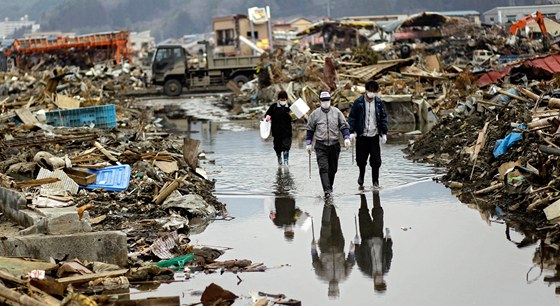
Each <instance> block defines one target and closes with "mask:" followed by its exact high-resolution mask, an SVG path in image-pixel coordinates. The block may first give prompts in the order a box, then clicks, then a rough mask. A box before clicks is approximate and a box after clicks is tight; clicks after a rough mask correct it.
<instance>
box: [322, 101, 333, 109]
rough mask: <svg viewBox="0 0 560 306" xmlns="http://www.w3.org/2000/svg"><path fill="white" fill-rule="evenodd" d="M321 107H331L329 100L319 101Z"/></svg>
mask: <svg viewBox="0 0 560 306" xmlns="http://www.w3.org/2000/svg"><path fill="white" fill-rule="evenodd" d="M321 107H322V108H324V109H327V108H329V107H331V101H321Z"/></svg>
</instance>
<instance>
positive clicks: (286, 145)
mask: <svg viewBox="0 0 560 306" xmlns="http://www.w3.org/2000/svg"><path fill="white" fill-rule="evenodd" d="M272 143H273V144H274V151H275V152H276V155H277V156H280V153H282V152H284V151H290V148H291V147H292V136H284V137H274V140H273V141H272Z"/></svg>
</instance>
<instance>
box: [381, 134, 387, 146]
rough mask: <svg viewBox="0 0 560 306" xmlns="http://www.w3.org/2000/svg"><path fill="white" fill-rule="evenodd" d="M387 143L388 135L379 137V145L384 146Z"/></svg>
mask: <svg viewBox="0 0 560 306" xmlns="http://www.w3.org/2000/svg"><path fill="white" fill-rule="evenodd" d="M386 142H387V135H385V134H383V135H381V136H379V144H382V145H384V144H385V143H386Z"/></svg>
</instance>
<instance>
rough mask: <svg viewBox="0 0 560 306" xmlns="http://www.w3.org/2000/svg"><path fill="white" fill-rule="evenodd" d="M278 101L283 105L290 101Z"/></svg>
mask: <svg viewBox="0 0 560 306" xmlns="http://www.w3.org/2000/svg"><path fill="white" fill-rule="evenodd" d="M278 102H280V105H282V106H286V104H288V101H278Z"/></svg>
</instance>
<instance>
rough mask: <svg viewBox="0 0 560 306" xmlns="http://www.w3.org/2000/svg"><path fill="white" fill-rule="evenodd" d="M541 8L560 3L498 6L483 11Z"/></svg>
mask: <svg viewBox="0 0 560 306" xmlns="http://www.w3.org/2000/svg"><path fill="white" fill-rule="evenodd" d="M539 8H560V4H547V5H521V6H498V7H495V8H493V9H489V10H487V11H486V12H484V13H482V14H483V15H485V14H488V13H491V12H493V11H499V10H504V9H520V10H525V9H533V10H535V11H538V10H539Z"/></svg>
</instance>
